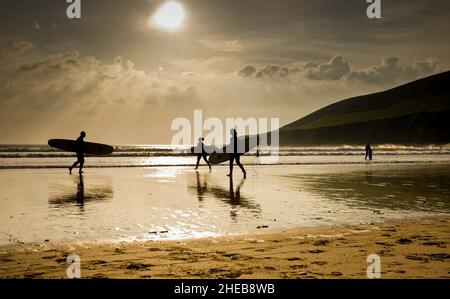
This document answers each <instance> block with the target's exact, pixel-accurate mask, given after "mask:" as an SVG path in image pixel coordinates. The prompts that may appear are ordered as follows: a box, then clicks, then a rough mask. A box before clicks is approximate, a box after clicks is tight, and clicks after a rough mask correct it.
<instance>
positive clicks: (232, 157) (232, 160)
mask: <svg viewBox="0 0 450 299" xmlns="http://www.w3.org/2000/svg"><path fill="white" fill-rule="evenodd" d="M233 163H234V156H233V155H231V156H230V173H229V174H227V176H229V177H231V176H233Z"/></svg>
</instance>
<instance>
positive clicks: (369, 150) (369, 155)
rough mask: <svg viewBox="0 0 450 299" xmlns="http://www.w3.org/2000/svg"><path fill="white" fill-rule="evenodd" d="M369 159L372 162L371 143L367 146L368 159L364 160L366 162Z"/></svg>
mask: <svg viewBox="0 0 450 299" xmlns="http://www.w3.org/2000/svg"><path fill="white" fill-rule="evenodd" d="M367 158H369V160H372V148H371V147H370V143H367V145H366V157H365V158H364V160H367Z"/></svg>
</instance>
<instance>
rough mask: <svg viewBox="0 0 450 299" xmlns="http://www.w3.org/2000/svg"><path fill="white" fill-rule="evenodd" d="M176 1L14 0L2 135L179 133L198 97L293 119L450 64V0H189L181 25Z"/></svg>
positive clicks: (246, 112) (1, 35) (0, 25)
mask: <svg viewBox="0 0 450 299" xmlns="http://www.w3.org/2000/svg"><path fill="white" fill-rule="evenodd" d="M166 2H167V1H165V0H164V1H163V0H153V1H149V0H127V1H122V0H89V1H86V0H81V18H80V19H69V18H67V16H66V8H67V6H68V5H69V4H67V3H66V1H63V0H29V1H25V0H23V1H16V0H2V1H1V2H0V127H1V129H0V143H2V144H19V143H20V144H23V143H35V144H45V143H46V142H47V140H48V139H50V138H70V139H74V138H76V137H77V136H78V134H79V132H80V131H81V130H85V131H86V132H87V140H90V141H97V142H104V143H111V144H167V143H170V141H171V138H172V136H173V135H174V134H175V132H174V131H172V130H171V123H172V121H173V120H174V119H175V118H177V117H185V118H188V119H192V117H193V115H194V113H193V111H194V110H197V109H200V110H202V112H203V117H204V118H205V119H206V118H207V117H217V118H220V119H225V118H228V117H232V118H237V117H243V118H248V117H256V118H259V117H264V118H279V119H280V124H281V125H284V124H288V123H290V122H292V121H294V120H296V119H298V118H301V117H303V116H305V115H307V114H309V113H311V112H314V111H315V110H317V109H319V108H321V107H323V106H325V105H329V104H331V103H334V102H336V101H339V100H343V99H345V98H348V97H352V96H358V95H362V94H367V93H372V92H377V91H382V90H385V89H389V88H392V87H395V86H398V85H400V84H403V83H406V82H409V81H412V80H416V79H418V78H422V77H426V76H429V75H431V74H435V73H439V72H442V71H446V70H449V68H450V57H449V55H448V53H450V39H449V36H450V18H449V16H450V2H449V1H446V0H442V1H439V0H389V1H387V0H381V14H382V18H381V19H369V18H368V17H367V15H366V9H367V7H368V5H369V4H367V3H366V1H365V0H345V1H342V0H310V1H307V0H283V1H278V0H267V1H266V0H265V1H260V0H239V1H237V0H184V1H181V0H180V1H176V2H177V3H179V4H180V5H181V6H182V9H183V13H184V19H183V20H178V21H180V22H181V25H180V26H179V27H177V28H166V27H164V26H160V24H159V25H158V24H156V23H155V22H154V20H155V14H156V15H158V10H159V9H160V8H161V6H162V5H164V4H166ZM169 15H170V13H169ZM169 21H170V20H169Z"/></svg>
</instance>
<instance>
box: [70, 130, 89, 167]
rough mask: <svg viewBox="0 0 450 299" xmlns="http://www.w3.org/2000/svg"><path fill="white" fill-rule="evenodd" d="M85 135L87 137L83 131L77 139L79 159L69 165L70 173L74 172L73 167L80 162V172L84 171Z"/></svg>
mask: <svg viewBox="0 0 450 299" xmlns="http://www.w3.org/2000/svg"><path fill="white" fill-rule="evenodd" d="M84 137H86V133H85V132H84V131H81V133H80V137H78V138H77V140H76V141H75V149H76V152H77V161H75V163H73V164H72V166H71V167H69V173H70V174H72V169H74V168H75V167H76V166H77V165H78V164H80V173H83V165H84Z"/></svg>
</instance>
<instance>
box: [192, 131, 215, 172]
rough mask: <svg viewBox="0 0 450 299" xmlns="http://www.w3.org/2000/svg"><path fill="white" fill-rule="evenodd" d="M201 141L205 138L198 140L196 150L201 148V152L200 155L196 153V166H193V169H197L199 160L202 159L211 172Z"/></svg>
mask: <svg viewBox="0 0 450 299" xmlns="http://www.w3.org/2000/svg"><path fill="white" fill-rule="evenodd" d="M203 141H205V138H203V137H200V138H199V139H198V143H197V149H200V148H201V149H202V152H201V153H197V165H195V169H194V170H197V169H198V164H199V163H200V159H201V158H203V160H205V162H206V164H208V167H209V171H211V164H209V162H208V158H207V157H206V156H207V154H206V151H205V146H204V145H203Z"/></svg>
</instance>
